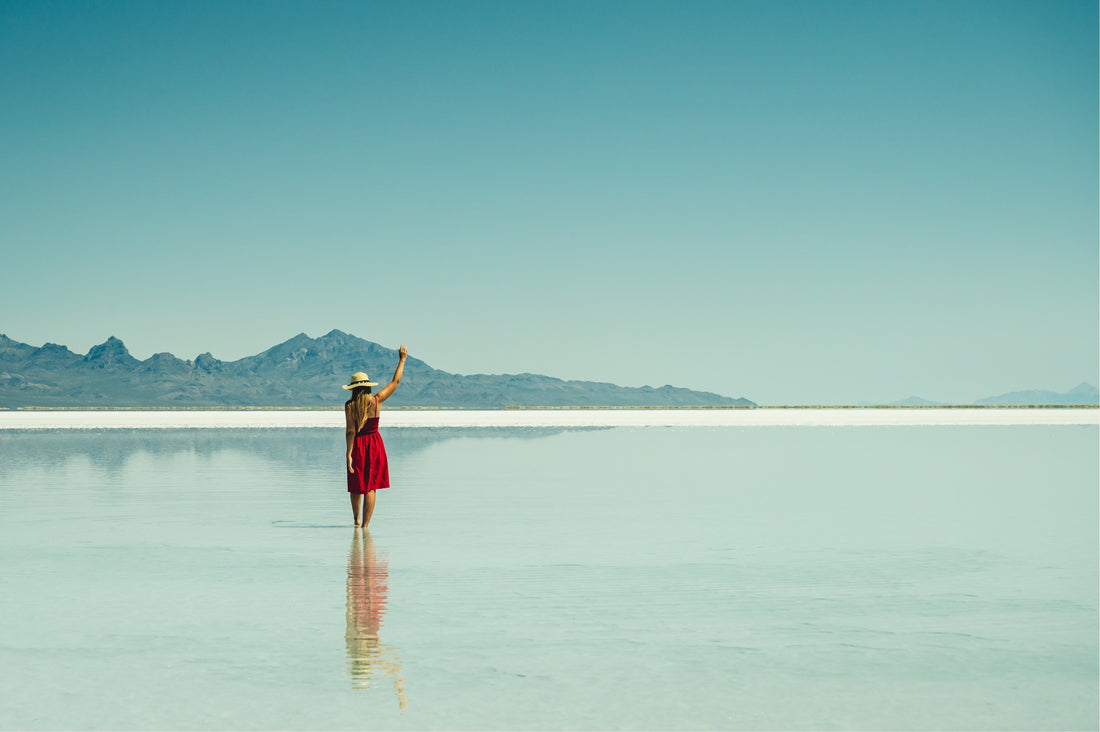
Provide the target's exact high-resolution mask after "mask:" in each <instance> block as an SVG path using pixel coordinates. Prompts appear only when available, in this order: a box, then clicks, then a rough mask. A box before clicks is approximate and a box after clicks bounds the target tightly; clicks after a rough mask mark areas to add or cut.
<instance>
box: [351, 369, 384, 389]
mask: <svg viewBox="0 0 1100 732" xmlns="http://www.w3.org/2000/svg"><path fill="white" fill-rule="evenodd" d="M360 386H378V382H377V381H371V380H370V377H369V376H367V375H366V374H364V373H363V372H362V371H356V372H355V373H354V374H352V375H351V383H350V384H348V385H347V386H345V387H344V388H345V389H347V390H349V391H350V390H352V389H358V388H359V387H360Z"/></svg>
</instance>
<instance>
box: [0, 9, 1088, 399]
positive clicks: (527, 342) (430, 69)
mask: <svg viewBox="0 0 1100 732" xmlns="http://www.w3.org/2000/svg"><path fill="white" fill-rule="evenodd" d="M1097 25H1098V18H1097V4H1096V3H1095V2H1023V3H1018V2H1007V1H1005V0H996V1H995V2H979V1H976V0H975V1H971V0H968V1H966V2H962V1H960V2H931V1H928V0H921V1H920V2H894V1H891V2H822V1H815V2H725V3H721V2H703V3H692V2H663V3H651V2H637V1H631V2H593V1H586V2H564V1H561V0H554V1H552V2H550V1H547V2H439V3H426V2H415V3H405V2H379V3H373V2H339V3H322V2H299V3H281V2H208V3H202V2H176V3H150V2H131V3H119V2H95V3H92V2H81V3H66V2H37V1H34V2H19V1H17V0H4V2H2V3H0V254H2V259H0V332H3V333H6V334H7V335H8V336H10V337H12V338H15V339H16V340H20V341H23V342H27V343H31V344H32V345H36V346H37V345H41V344H42V343H44V342H46V341H52V342H56V343H63V344H65V345H68V346H69V347H70V348H72V349H73V350H75V351H77V352H81V353H83V352H85V351H86V350H87V349H88V348H89V347H90V346H92V345H94V344H96V343H100V342H102V341H103V340H105V339H106V338H107V336H109V335H112V334H113V335H116V336H118V337H120V338H122V339H123V340H124V341H125V342H126V344H127V345H128V346H129V347H130V350H131V351H132V352H133V353H134V355H135V356H137V357H139V358H145V357H148V356H149V355H151V354H152V353H154V352H158V351H170V352H172V353H175V354H176V355H177V356H180V357H182V358H194V357H195V356H196V355H197V354H199V353H201V352H203V351H208V350H209V351H211V352H213V354H214V355H215V356H217V357H218V358H222V359H236V358H240V357H242V356H245V355H250V354H253V353H256V352H258V351H261V350H263V349H265V348H267V347H269V346H271V345H273V344H275V343H277V342H280V341H283V340H285V339H287V338H289V337H291V336H293V335H295V334H296V333H298V332H302V331H304V332H306V333H308V334H309V335H312V336H319V335H322V334H323V333H326V332H328V331H329V330H331V329H333V328H339V329H341V330H344V331H347V332H350V333H353V334H355V335H358V336H361V337H364V338H367V339H369V340H373V341H377V342H380V343H382V344H383V345H386V346H390V347H396V346H397V345H398V343H400V342H406V343H408V344H409V347H410V350H411V352H412V354H413V355H415V356H417V357H419V358H421V359H424V360H425V361H427V362H428V363H429V364H431V365H433V366H435V367H437V368H442V369H445V370H448V371H455V372H459V373H514V372H522V371H531V372H537V373H545V374H550V375H553V376H559V377H562V378H574V379H591V380H599V381H611V382H615V383H619V384H623V385H630V386H637V385H642V384H650V385H654V386H660V385H662V384H666V383H671V384H674V385H677V386H684V387H689V388H696V389H706V390H711V391H717V392H720V393H723V394H727V395H731V396H746V397H748V398H750V399H752V400H754V401H757V402H759V403H767V404H774V403H840V402H850V403H856V402H879V401H891V400H895V399H901V398H904V397H907V396H909V395H913V394H917V395H920V396H923V397H925V398H928V399H932V400H936V401H958V402H970V401H973V400H974V399H976V398H979V397H983V396H987V395H990V394H996V393H1000V392H1004V391H1010V390H1016V389H1032V388H1050V389H1055V390H1059V391H1061V390H1065V389H1069V388H1070V387H1073V386H1075V385H1076V384H1077V383H1079V382H1081V381H1083V380H1084V381H1091V382H1092V383H1096V381H1097V378H1098V376H1097V373H1098V371H1100V356H1098V353H1100V335H1098V333H1100V259H1098V223H1097V222H1098V215H1100V212H1098V203H1097V202H1098V197H1100V186H1098V172H1097V171H1098V144H1097V139H1098V122H1097V119H1098V92H1097V89H1098V83H1100V82H1098V74H1097V66H1098V50H1097V46H1098V44H1097Z"/></svg>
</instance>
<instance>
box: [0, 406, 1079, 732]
mask: <svg viewBox="0 0 1100 732" xmlns="http://www.w3.org/2000/svg"><path fill="white" fill-rule="evenodd" d="M1098 432H1100V430H1098V429H1097V428H1096V427H1095V426H1057V427H1054V426H1014V427H1004V426H1001V427H976V426H969V427H890V428H875V427H846V428H837V427H812V428H811V427H771V428H767V429H762V428H754V427H710V428H700V427H676V428H662V427H646V428H628V427H618V428H614V429H583V430H582V429H576V430H571V429H557V430H548V429H511V430H509V429H425V428H419V429H401V428H395V427H389V428H386V427H385V426H384V427H383V435H384V438H385V440H386V443H387V447H388V449H389V454H390V460H391V462H390V466H391V476H392V479H393V483H394V487H393V488H392V489H389V490H386V491H383V492H382V493H381V494H380V496H379V498H378V508H377V512H376V515H375V519H374V521H373V522H372V525H371V530H370V532H369V535H363V534H362V532H356V531H355V530H353V529H352V527H351V526H350V522H351V516H350V509H349V505H348V499H347V496H346V493H344V489H343V473H342V462H341V458H342V456H341V450H342V434H340V432H339V431H334V430H322V429H301V430H298V429H283V430H259V429H257V430H194V429H192V430H156V431H150V430H136V431H131V430H124V429H115V430H108V431H98V430H80V431H65V430H45V431H0V563H2V566H3V567H4V581H3V592H2V593H0V617H2V618H3V619H4V622H3V623H2V624H0V657H2V658H3V663H2V664H0V683H2V686H3V688H4V689H5V692H4V694H2V695H0V726H2V727H4V728H17V729H45V728H59V727H60V728H97V729H103V728H112V729H132V728H158V729H182V728H278V729H281V728H311V729H313V728H320V729H330V728H340V729H351V728H396V729H423V728H449V729H450V728H455V729H502V728H507V729H513V728H540V729H542V728H584V729H591V728H601V729H602V728H631V729H633V728H644V729H704V728H715V729H760V728H769V729H771V728H778V729H786V728H865V729H866V728H876V729H880V728H891V729H909V728H918V729H926V728H939V729H1027V728H1033V729H1064V728H1075V729H1078V728H1084V729H1096V728H1097V719H1098V716H1100V693H1098V681H1100V666H1098V661H1097V658H1098V651H1100V649H1098V641H1097V627H1098V622H1100V615H1098V610H1097V607H1098V595H1100V589H1098V579H1097V578H1098V566H1097V565H1098V559H1097V557H1098V530H1097V515H1098V501H1097V485H1098V483H1100V465H1098V448H1097V438H1098Z"/></svg>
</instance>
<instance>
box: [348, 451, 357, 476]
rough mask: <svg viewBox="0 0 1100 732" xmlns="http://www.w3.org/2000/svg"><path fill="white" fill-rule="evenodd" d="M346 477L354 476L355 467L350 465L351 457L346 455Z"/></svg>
mask: <svg viewBox="0 0 1100 732" xmlns="http://www.w3.org/2000/svg"><path fill="white" fill-rule="evenodd" d="M348 475H355V466H354V465H352V463H351V455H348Z"/></svg>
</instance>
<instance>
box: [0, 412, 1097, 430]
mask: <svg viewBox="0 0 1100 732" xmlns="http://www.w3.org/2000/svg"><path fill="white" fill-rule="evenodd" d="M382 424H383V426H389V427H764V426H820V427H843V426H852V427H861V426H906V425H928V426H933V425H1097V424H1100V408H1096V407H1088V408H998V409H988V408H986V409H982V408H973V409H971V408H952V409H935V408H931V409H876V408H810V409H803V408H760V409H517V410H446V409H440V410H429V409H416V410H401V409H388V410H384V414H383V415H382ZM343 426H344V425H343V413H342V412H340V411H338V410H316V411H312V410H310V411H306V410H286V411H279V410H240V411H237V410H232V411H231V410H224V411H223V410H217V411H182V410H181V411H166V410H150V411H139V410H134V411H128V410H127V411H94V410H89V411H77V410H64V411H62V410H58V411H47V410H41V411H40V410H33V411H19V410H9V411H0V430H28V429H29V430H35V429H188V428H200V429H241V428H300V427H323V428H333V429H342V428H343Z"/></svg>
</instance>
